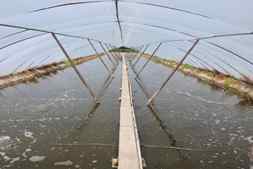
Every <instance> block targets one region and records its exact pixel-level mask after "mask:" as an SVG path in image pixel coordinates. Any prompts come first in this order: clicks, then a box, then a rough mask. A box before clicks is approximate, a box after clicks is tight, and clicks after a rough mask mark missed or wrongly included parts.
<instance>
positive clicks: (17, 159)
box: [10, 157, 20, 164]
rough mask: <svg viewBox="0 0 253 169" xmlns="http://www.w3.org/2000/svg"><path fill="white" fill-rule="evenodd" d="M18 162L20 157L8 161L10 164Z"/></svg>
mask: <svg viewBox="0 0 253 169" xmlns="http://www.w3.org/2000/svg"><path fill="white" fill-rule="evenodd" d="M19 160H20V157H15V158H12V160H11V161H10V163H11V164H13V163H15V162H17V161H19Z"/></svg>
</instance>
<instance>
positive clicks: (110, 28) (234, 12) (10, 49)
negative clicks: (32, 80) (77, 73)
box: [0, 0, 253, 78]
mask: <svg viewBox="0 0 253 169" xmlns="http://www.w3.org/2000/svg"><path fill="white" fill-rule="evenodd" d="M252 18H253V1H252V0H244V1H239V0H212V1H203V0H188V1H186V0H118V1H117V0H113V1H111V0H85V1H84V0H83V1H76V0H43V1H34V0H12V1H3V2H2V4H1V6H0V74H1V75H3V74H7V73H10V72H12V71H13V70H14V69H15V68H16V67H17V66H18V67H19V69H20V70H22V69H25V68H26V67H27V66H28V65H31V64H32V65H33V66H37V65H39V64H42V61H43V59H44V58H45V57H47V56H51V57H50V59H47V61H45V62H43V64H45V63H49V62H52V61H57V60H61V59H62V58H63V54H62V53H61V51H60V50H59V48H58V47H57V44H56V43H55V41H54V39H53V38H52V36H51V34H50V32H54V33H59V34H67V35H71V36H78V37H83V38H74V37H66V36H60V35H59V36H58V37H59V39H60V40H61V41H62V43H63V44H64V47H65V48H66V49H67V50H68V52H70V53H71V57H78V56H80V55H89V54H91V53H94V51H93V50H92V49H91V47H90V46H89V43H88V41H87V39H85V38H89V39H92V40H94V41H93V42H94V45H95V46H96V48H97V50H98V51H99V52H102V49H101V48H100V47H99V45H98V43H97V41H96V40H99V41H102V42H104V43H109V44H112V45H113V46H129V47H136V48H138V47H141V46H143V45H149V48H148V51H147V52H149V53H152V51H153V50H154V48H155V47H156V46H157V45H158V44H159V43H160V42H163V43H162V46H161V48H160V49H159V51H158V52H157V54H156V55H158V56H160V57H163V58H172V59H177V60H179V59H180V58H182V56H183V55H184V53H185V52H186V51H187V50H188V49H189V48H190V47H191V45H192V44H193V42H194V41H195V40H196V39H198V38H200V39H201V40H200V42H199V44H198V46H197V47H196V49H195V50H194V51H193V52H192V54H191V55H195V56H197V57H199V58H201V59H202V60H204V61H205V62H208V63H209V64H210V65H212V66H213V67H215V68H216V69H217V70H219V71H221V72H225V73H226V72H228V73H230V74H233V75H234V76H237V77H240V76H242V75H245V76H247V77H249V78H253V74H252V72H253V67H252V65H253V50H252V44H253V22H252ZM30 29H36V30H30ZM38 30H42V31H48V32H49V33H47V32H46V33H45V32H40V31H38ZM223 35H225V36H223ZM206 37H208V38H206ZM27 60H29V61H30V62H26V61H27ZM186 62H188V63H190V64H194V63H193V62H192V61H191V60H190V59H187V60H186ZM238 70H239V71H238ZM238 72H240V73H238Z"/></svg>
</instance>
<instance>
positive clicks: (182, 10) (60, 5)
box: [30, 0, 213, 19]
mask: <svg viewBox="0 0 253 169" xmlns="http://www.w3.org/2000/svg"><path fill="white" fill-rule="evenodd" d="M120 1H121V2H124V3H131V4H139V5H146V6H152V7H157V8H163V9H168V10H171V11H177V12H181V13H185V14H189V15H193V16H198V17H201V18H205V19H213V18H211V17H210V16H207V15H203V14H201V13H197V12H193V11H190V10H185V9H180V8H175V7H171V6H166V5H159V4H155V3H146V2H133V1H128V0H120ZM105 2H111V1H106V0H97V1H80V2H73V3H62V4H58V5H53V6H49V7H45V8H40V9H35V10H32V11H30V13H35V12H40V11H44V10H49V9H54V8H60V7H64V6H74V5H82V4H91V3H93V4H94V3H105Z"/></svg>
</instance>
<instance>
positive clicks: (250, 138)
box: [245, 136, 253, 144]
mask: <svg viewBox="0 0 253 169" xmlns="http://www.w3.org/2000/svg"><path fill="white" fill-rule="evenodd" d="M245 140H247V141H248V142H249V143H250V144H253V136H249V137H246V138H245Z"/></svg>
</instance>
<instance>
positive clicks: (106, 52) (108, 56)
mask: <svg viewBox="0 0 253 169" xmlns="http://www.w3.org/2000/svg"><path fill="white" fill-rule="evenodd" d="M99 45H100V47H101V48H102V49H103V51H104V52H105V55H106V56H107V58H108V59H109V60H110V62H111V63H112V64H113V67H114V68H113V69H115V68H116V64H115V63H114V61H113V60H112V58H111V56H110V55H109V53H108V51H106V49H105V47H104V45H103V44H102V42H99Z"/></svg>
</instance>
